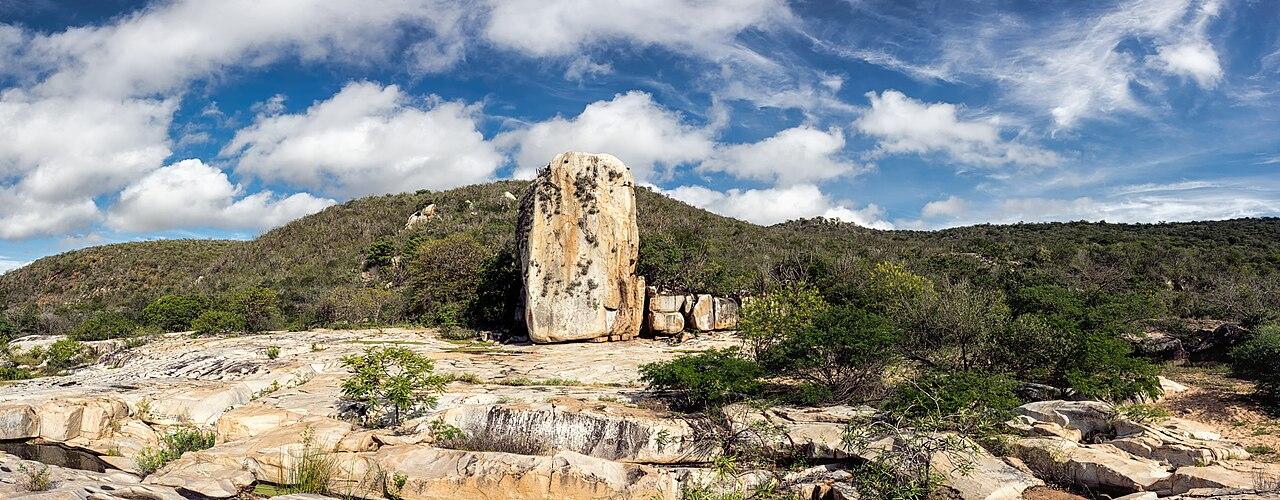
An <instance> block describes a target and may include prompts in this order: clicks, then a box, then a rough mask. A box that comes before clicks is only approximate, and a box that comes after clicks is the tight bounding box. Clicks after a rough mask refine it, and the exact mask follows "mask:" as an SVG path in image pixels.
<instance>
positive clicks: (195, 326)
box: [191, 309, 244, 335]
mask: <svg viewBox="0 0 1280 500" xmlns="http://www.w3.org/2000/svg"><path fill="white" fill-rule="evenodd" d="M191 329H192V330H195V332H196V333H197V334H199V335H226V334H230V333H235V332H239V331H243V329H244V319H243V318H241V317H240V316H239V315H238V314H235V313H232V312H227V311H218V310H212V309H211V310H208V311H205V312H202V313H200V315H199V316H197V317H196V319H194V320H192V321H191Z"/></svg>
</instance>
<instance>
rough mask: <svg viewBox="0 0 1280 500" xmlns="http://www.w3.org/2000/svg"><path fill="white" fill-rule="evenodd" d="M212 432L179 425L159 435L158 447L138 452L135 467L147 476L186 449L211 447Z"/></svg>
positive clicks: (175, 458) (212, 442) (179, 455)
mask: <svg viewBox="0 0 1280 500" xmlns="http://www.w3.org/2000/svg"><path fill="white" fill-rule="evenodd" d="M214 438H215V436H214V433H213V432H212V431H202V430H200V429H196V428H192V427H179V428H177V429H174V430H172V431H170V432H169V433H168V434H165V435H163V436H161V437H160V446H159V447H158V448H151V447H146V448H143V449H142V451H140V452H138V458H137V468H138V472H139V473H140V474H142V475H143V476H149V475H151V474H154V473H155V472H156V471H158V470H160V469H161V468H163V467H164V466H165V465H168V463H169V462H172V461H174V460H177V459H178V458H180V457H182V454H183V453H186V452H188V451H200V450H205V449H209V448H212V447H213V444H214Z"/></svg>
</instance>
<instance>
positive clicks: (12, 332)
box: [0, 314, 18, 347]
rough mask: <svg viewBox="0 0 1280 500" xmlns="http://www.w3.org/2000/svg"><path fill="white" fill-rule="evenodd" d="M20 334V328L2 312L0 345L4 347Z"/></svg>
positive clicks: (0, 315)
mask: <svg viewBox="0 0 1280 500" xmlns="http://www.w3.org/2000/svg"><path fill="white" fill-rule="evenodd" d="M17 335H18V328H17V327H16V326H13V323H10V322H9V320H8V319H5V317H4V315H3V314H0V347H3V346H5V345H7V344H8V343H9V341H10V340H13V339H14V338H15V337H17Z"/></svg>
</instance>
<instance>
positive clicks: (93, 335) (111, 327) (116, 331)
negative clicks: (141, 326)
mask: <svg viewBox="0 0 1280 500" xmlns="http://www.w3.org/2000/svg"><path fill="white" fill-rule="evenodd" d="M137 329H138V325H137V324H136V323H134V322H133V320H130V319H129V318H127V317H125V316H124V315H123V314H120V313H115V312H100V313H98V314H96V315H94V316H93V317H91V318H89V319H87V320H85V321H84V322H82V323H80V324H79V325H76V327H75V329H74V330H71V337H72V338H74V339H76V340H107V339H118V338H121V337H128V336H129V335H130V334H132V333H133V332H134V330H137Z"/></svg>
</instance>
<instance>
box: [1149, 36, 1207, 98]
mask: <svg viewBox="0 0 1280 500" xmlns="http://www.w3.org/2000/svg"><path fill="white" fill-rule="evenodd" d="M1156 57H1157V58H1158V60H1159V61H1160V63H1161V66H1162V67H1163V68H1164V69H1165V71H1168V72H1170V73H1175V74H1183V75H1187V76H1190V77H1192V78H1194V79H1195V80H1196V83H1197V84H1199V85H1200V86H1201V87H1204V88H1211V87H1213V86H1215V85H1217V84H1218V80H1221V79H1222V65H1221V64H1219V63H1218V53H1217V52H1215V51H1214V50H1213V47H1212V46H1210V45H1209V44H1207V43H1186V44H1181V45H1169V46H1164V47H1160V49H1159V52H1157V53H1156Z"/></svg>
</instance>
